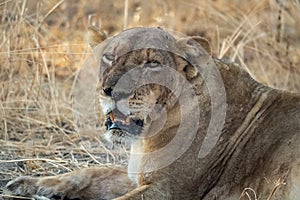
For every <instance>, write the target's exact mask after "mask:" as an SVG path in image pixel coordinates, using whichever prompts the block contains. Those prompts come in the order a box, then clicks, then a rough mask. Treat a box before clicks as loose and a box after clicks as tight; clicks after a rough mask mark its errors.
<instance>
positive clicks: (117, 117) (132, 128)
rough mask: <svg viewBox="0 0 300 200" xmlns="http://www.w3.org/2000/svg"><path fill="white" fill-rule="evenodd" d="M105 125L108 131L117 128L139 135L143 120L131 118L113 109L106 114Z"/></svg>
mask: <svg viewBox="0 0 300 200" xmlns="http://www.w3.org/2000/svg"><path fill="white" fill-rule="evenodd" d="M105 126H106V130H108V131H110V130H114V129H118V130H122V131H126V132H128V133H130V134H133V135H139V134H140V133H141V131H142V129H143V126H144V120H141V119H136V120H135V119H132V118H131V117H130V116H128V115H124V114H123V113H122V112H120V111H119V110H117V109H115V110H113V111H111V112H109V113H107V114H106V120H105Z"/></svg>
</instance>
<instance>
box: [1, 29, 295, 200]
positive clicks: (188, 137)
mask: <svg viewBox="0 0 300 200" xmlns="http://www.w3.org/2000/svg"><path fill="white" fill-rule="evenodd" d="M91 35H92V37H91V38H92V39H95V38H96V40H95V41H100V39H101V38H103V35H99V31H97V30H96V29H95V28H92V29H91ZM91 44H95V42H91ZM142 47H143V48H142ZM95 53H96V54H97V55H96V57H97V59H99V58H100V62H99V63H100V78H99V83H98V86H97V95H96V97H97V101H96V102H99V104H97V106H98V108H99V109H100V111H101V112H102V113H103V114H102V115H101V116H99V120H101V121H102V122H104V123H103V124H104V128H105V129H106V132H105V133H104V137H105V138H106V139H108V140H109V141H111V142H112V143H114V144H115V145H127V146H131V147H130V148H131V150H130V152H131V154H130V159H129V164H128V167H127V169H123V168H120V167H113V166H110V167H101V166H99V167H90V168H85V169H80V170H78V171H75V172H71V173H67V174H63V175H58V176H53V177H37V178H34V177H19V178H17V179H14V180H12V181H10V182H9V183H8V184H7V185H6V187H5V188H4V190H3V191H4V194H5V195H6V196H7V197H8V195H15V196H25V197H28V198H34V199H82V200H83V199H93V200H100V199H101V200H103V199H117V200H138V199H140V200H142V199H152V200H157V199H161V200H162V199H175V200H181V199H192V200H193V199H201V200H211V199H215V200H224V199H225V200H232V199H239V200H246V199H257V198H259V199H274V200H275V199H276V200H279V199H284V200H298V199H299V197H300V188H299V185H300V157H299V155H300V123H299V122H300V95H299V94H293V93H289V92H286V91H279V90H276V89H273V88H270V87H267V86H264V85H262V84H261V83H258V82H257V81H255V80H254V79H253V78H252V77H251V76H250V75H249V74H248V73H247V72H246V71H245V70H244V69H243V68H242V67H241V66H239V65H238V64H236V63H232V62H230V61H228V60H225V59H217V58H214V57H212V56H211V49H210V46H209V43H208V42H207V41H206V40H205V39H203V38H201V37H197V36H196V37H183V36H181V35H174V34H170V33H168V32H167V31H165V30H163V29H162V28H133V29H128V30H125V31H123V32H121V33H119V34H118V35H116V36H114V37H112V38H108V39H107V40H105V41H104V42H103V43H102V44H101V45H100V46H96V47H95ZM155 81H156V82H155ZM154 82H155V83H156V84H155V83H154ZM203 152H204V153H203Z"/></svg>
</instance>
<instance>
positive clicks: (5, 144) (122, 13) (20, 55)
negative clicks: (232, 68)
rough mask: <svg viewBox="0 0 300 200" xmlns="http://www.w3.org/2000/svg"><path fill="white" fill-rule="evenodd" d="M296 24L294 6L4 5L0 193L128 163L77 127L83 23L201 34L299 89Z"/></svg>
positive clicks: (264, 77)
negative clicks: (31, 179)
mask: <svg viewBox="0 0 300 200" xmlns="http://www.w3.org/2000/svg"><path fill="white" fill-rule="evenodd" d="M299 19H300V2H299V1H298V0H252V1H246V0H233V1H227V0H202V1H198V0H187V1H180V0H175V1H174V0H160V1H158V0H147V1H146V0H116V1H108V0H87V1H84V0H60V1H59V0H48V1H46V0H41V1H35V0H0V21H1V23H0V30H1V34H0V188H1V186H3V184H5V183H6V182H7V180H9V179H12V178H14V177H18V176H20V175H35V176H39V175H54V174H58V173H63V172H67V171H72V170H74V169H78V168H81V167H85V166H90V165H99V164H100V165H101V164H109V163H114V164H120V165H126V156H125V157H124V156H117V152H116V151H119V150H107V149H106V148H105V147H104V145H103V143H102V142H101V141H100V140H99V137H98V134H99V132H97V131H96V132H95V131H94V132H93V131H92V132H89V133H87V134H84V135H83V134H79V133H78V131H77V129H76V123H75V120H74V117H73V115H74V113H77V114H78V112H79V111H80V110H76V109H75V108H74V107H73V103H72V97H73V93H74V88H75V85H76V84H75V83H76V80H77V78H78V72H79V70H80V69H81V67H83V66H84V65H86V59H87V58H88V57H91V56H92V51H91V49H90V47H89V46H88V45H87V43H86V41H85V35H86V32H87V27H88V26H89V25H97V26H99V27H101V29H102V30H104V31H106V32H107V33H108V34H109V35H114V34H116V33H118V32H120V31H122V30H123V29H124V28H130V27H135V26H161V27H165V28H168V29H173V30H176V31H179V32H182V33H184V34H186V35H200V36H203V37H206V38H207V39H208V40H209V41H210V43H211V46H212V49H213V55H214V56H216V57H227V58H228V59H230V60H233V61H236V62H238V63H240V64H241V65H242V66H243V67H244V68H245V69H246V70H247V71H249V73H251V75H252V76H253V77H254V78H255V79H256V80H258V81H260V82H262V83H264V84H266V85H269V86H272V87H275V88H278V89H284V90H289V91H293V92H300V20H299ZM88 89H89V88H87V90H88ZM79 115H80V113H79ZM249 191H251V189H249V190H245V194H244V195H248V196H249V199H254V198H253V197H252V196H253V195H252V194H250V193H251V192H249ZM251 195H252V196H251Z"/></svg>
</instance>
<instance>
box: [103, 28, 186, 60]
mask: <svg viewBox="0 0 300 200" xmlns="http://www.w3.org/2000/svg"><path fill="white" fill-rule="evenodd" d="M150 48H151V49H160V50H164V51H169V52H172V53H175V54H181V53H182V52H181V51H180V49H179V48H178V47H177V45H176V39H175V38H174V37H173V36H172V35H171V34H169V33H167V32H166V31H164V30H163V29H161V28H133V29H128V30H125V31H123V32H121V33H120V34H118V35H116V36H114V37H113V38H111V39H110V41H109V42H108V44H107V46H106V47H105V48H104V51H103V54H105V53H109V54H114V56H115V57H116V58H118V57H120V56H122V55H124V54H127V53H130V52H132V51H136V50H141V49H150Z"/></svg>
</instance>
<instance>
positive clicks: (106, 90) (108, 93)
mask: <svg viewBox="0 0 300 200" xmlns="http://www.w3.org/2000/svg"><path fill="white" fill-rule="evenodd" d="M112 91H113V89H112V88H111V87H108V88H104V89H103V92H104V93H105V94H106V95H107V96H110V97H111V95H112Z"/></svg>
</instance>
